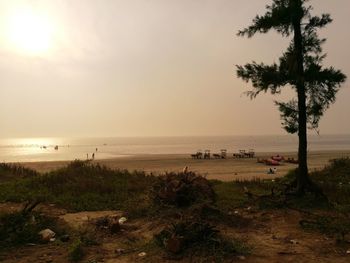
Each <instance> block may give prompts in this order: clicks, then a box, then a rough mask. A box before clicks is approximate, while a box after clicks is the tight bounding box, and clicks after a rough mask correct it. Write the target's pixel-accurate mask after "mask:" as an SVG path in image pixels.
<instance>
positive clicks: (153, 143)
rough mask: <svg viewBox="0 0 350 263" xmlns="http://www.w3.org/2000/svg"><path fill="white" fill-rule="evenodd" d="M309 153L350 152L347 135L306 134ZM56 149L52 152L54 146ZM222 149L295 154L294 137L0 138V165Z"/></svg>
mask: <svg viewBox="0 0 350 263" xmlns="http://www.w3.org/2000/svg"><path fill="white" fill-rule="evenodd" d="M308 141H309V147H308V150H309V151H346V150H350V134H338V135H336V134H328V135H323V134H322V135H309V137H308ZM56 146H57V148H56V149H55V147H56ZM221 149H226V150H227V151H228V152H229V153H234V152H238V151H239V150H241V149H243V150H249V149H253V150H254V151H255V152H259V153H264V152H275V153H277V154H278V153H281V152H297V149H298V137H297V136H296V135H231V136H228V135H221V136H200V135H199V136H147V137H146V136H145V137H136V136H134V137H90V138H88V137H80V138H79V137H72V138H67V137H38V138H8V139H0V161H1V162H35V161H69V160H75V159H87V158H92V154H94V157H95V158H96V159H111V158H118V157H122V156H130V155H144V154H191V153H194V152H197V151H204V150H211V152H212V153H215V152H219V151H220V150H221Z"/></svg>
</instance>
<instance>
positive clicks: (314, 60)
mask: <svg viewBox="0 0 350 263" xmlns="http://www.w3.org/2000/svg"><path fill="white" fill-rule="evenodd" d="M307 2H308V0H273V1H272V4H271V5H267V6H266V9H267V12H266V13H265V14H264V15H263V16H259V15H257V16H256V17H255V18H254V19H253V22H252V25H251V26H249V27H248V28H246V29H244V30H241V31H239V32H238V35H239V36H247V37H249V38H250V37H252V36H254V35H255V34H256V33H267V32H269V31H270V30H276V31H277V32H278V33H279V34H281V35H282V36H283V37H291V38H292V40H291V43H290V45H289V47H288V48H287V50H286V51H285V53H284V54H283V55H282V56H281V58H280V59H279V63H274V64H272V65H265V64H263V63H260V64H258V63H256V62H252V63H250V64H246V65H244V66H237V75H238V77H239V78H242V79H243V80H245V81H246V82H249V81H251V82H252V85H253V90H251V91H248V92H247V95H249V96H250V98H255V97H256V96H257V95H258V94H259V93H261V92H265V93H266V92H270V93H271V94H278V93H280V92H281V90H282V88H284V87H291V88H292V89H293V90H295V91H296V98H293V99H291V100H290V101H288V102H278V101H275V103H276V105H277V106H278V108H279V110H280V114H281V119H282V120H283V122H282V125H283V126H284V128H285V130H286V131H287V132H288V133H298V136H299V148H298V159H299V167H298V172H297V173H296V174H297V176H296V180H295V186H296V187H297V191H298V193H301V194H302V193H304V192H305V191H309V190H311V191H315V185H314V184H313V183H312V181H311V180H310V177H309V175H308V167H307V128H311V129H316V130H317V128H318V124H319V120H320V118H321V117H322V115H323V114H324V112H325V111H326V110H327V109H328V108H329V106H330V105H331V104H332V103H334V102H335V99H336V94H337V92H338V90H339V88H340V86H341V84H342V83H343V82H345V80H346V76H345V75H344V74H343V73H342V72H341V71H339V70H336V69H334V68H333V67H328V68H325V67H323V65H322V62H323V60H324V58H325V57H326V56H325V55H324V54H323V53H322V44H323V43H324V42H325V41H326V40H325V39H321V38H319V36H318V34H317V30H318V29H321V28H323V27H325V26H326V25H327V24H329V23H331V22H332V19H331V17H330V15H329V14H322V15H321V16H313V15H311V11H312V7H311V6H309V5H307Z"/></svg>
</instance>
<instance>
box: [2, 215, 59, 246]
mask: <svg viewBox="0 0 350 263" xmlns="http://www.w3.org/2000/svg"><path fill="white" fill-rule="evenodd" d="M46 228H50V229H51V230H53V231H54V232H55V233H56V234H57V235H60V234H62V233H63V230H62V228H60V227H58V226H57V224H56V220H55V219H54V218H50V217H47V216H44V215H42V214H40V213H37V212H31V213H28V214H24V213H23V212H14V213H5V214H1V215H0V250H1V249H6V248H9V247H17V246H21V245H24V244H27V243H40V242H42V241H41V238H40V236H39V235H38V233H39V231H41V230H43V229H46Z"/></svg>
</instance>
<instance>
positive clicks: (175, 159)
mask: <svg viewBox="0 0 350 263" xmlns="http://www.w3.org/2000/svg"><path fill="white" fill-rule="evenodd" d="M273 154H276V153H260V154H259V153H258V154H257V157H259V158H268V157H270V156H271V155H273ZM279 154H280V155H282V156H284V157H293V158H296V153H279ZM228 156H229V158H227V159H210V160H203V159H199V160H194V159H191V158H190V156H189V155H184V154H174V155H162V154H149V155H134V156H125V157H119V158H114V159H106V160H97V161H94V162H95V163H100V164H102V165H106V166H108V167H110V168H113V169H128V170H131V171H133V170H143V171H146V172H147V173H153V174H155V175H159V174H162V173H164V172H172V171H174V172H179V171H182V170H183V168H184V167H185V166H188V167H189V169H190V170H191V171H194V172H196V173H199V174H202V175H204V176H206V177H207V178H208V179H218V180H222V181H231V180H237V179H248V180H249V179H254V178H261V179H262V178H273V177H278V176H283V175H285V174H286V172H287V171H289V170H291V169H293V168H295V167H296V165H295V164H289V163H282V164H281V165H280V166H278V167H277V173H276V174H275V175H269V174H267V171H268V169H269V166H266V165H264V164H261V163H257V159H256V158H251V159H249V158H244V159H240V158H232V157H231V156H232V154H231V153H230V154H229V155H228ZM349 156H350V151H322V152H321V151H320V152H310V153H309V169H310V171H313V170H316V169H322V168H323V167H324V166H325V165H327V164H328V163H329V160H331V159H334V158H340V157H349ZM67 163H69V161H58V162H26V163H23V165H24V166H26V167H29V168H32V169H35V170H37V171H39V172H47V171H51V170H54V169H57V168H60V167H63V166H65V165H66V164H67Z"/></svg>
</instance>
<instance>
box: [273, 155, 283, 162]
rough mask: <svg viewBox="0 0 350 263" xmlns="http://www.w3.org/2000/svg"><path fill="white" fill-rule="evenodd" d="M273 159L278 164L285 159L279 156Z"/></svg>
mask: <svg viewBox="0 0 350 263" xmlns="http://www.w3.org/2000/svg"><path fill="white" fill-rule="evenodd" d="M271 159H272V160H274V161H277V162H281V161H283V160H284V157H283V156H280V155H278V154H277V155H275V156H271Z"/></svg>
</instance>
